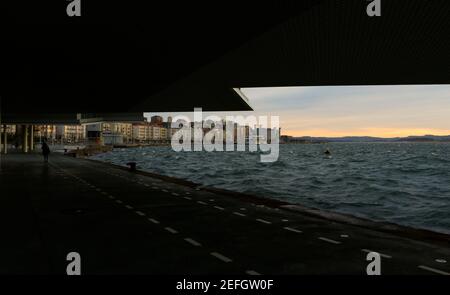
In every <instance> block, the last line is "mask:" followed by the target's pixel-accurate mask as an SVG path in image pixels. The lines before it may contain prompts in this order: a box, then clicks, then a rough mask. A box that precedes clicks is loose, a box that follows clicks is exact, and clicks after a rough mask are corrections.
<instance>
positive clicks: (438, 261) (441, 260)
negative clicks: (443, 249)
mask: <svg viewBox="0 0 450 295" xmlns="http://www.w3.org/2000/svg"><path fill="white" fill-rule="evenodd" d="M434 261H436V262H437V263H447V260H445V259H435V260H434Z"/></svg>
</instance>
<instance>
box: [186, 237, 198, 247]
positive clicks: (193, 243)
mask: <svg viewBox="0 0 450 295" xmlns="http://www.w3.org/2000/svg"><path fill="white" fill-rule="evenodd" d="M184 240H185V241H186V242H188V243H189V244H192V245H194V246H196V247H201V245H202V244H200V243H199V242H197V241H196V240H193V239H191V238H186V239H184Z"/></svg>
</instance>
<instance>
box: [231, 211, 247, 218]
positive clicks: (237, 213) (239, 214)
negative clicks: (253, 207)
mask: <svg viewBox="0 0 450 295" xmlns="http://www.w3.org/2000/svg"><path fill="white" fill-rule="evenodd" d="M233 214H234V215H237V216H242V217H244V216H247V215H245V214H242V213H239V212H233Z"/></svg>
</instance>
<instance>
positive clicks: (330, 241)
mask: <svg viewBox="0 0 450 295" xmlns="http://www.w3.org/2000/svg"><path fill="white" fill-rule="evenodd" d="M318 239H319V240H322V241H324V242H327V243H331V244H336V245H338V244H340V243H341V242H339V241H335V240H332V239H328V238H324V237H318Z"/></svg>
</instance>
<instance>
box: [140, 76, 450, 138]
mask: <svg viewBox="0 0 450 295" xmlns="http://www.w3.org/2000/svg"><path fill="white" fill-rule="evenodd" d="M242 91H243V92H244V93H245V95H246V96H247V97H248V98H249V101H250V105H251V106H252V108H253V109H254V112H233V113H225V112H221V113H214V114H216V115H219V116H225V115H238V114H241V115H244V116H245V115H256V116H261V115H267V116H270V115H272V116H279V118H280V126H281V134H282V135H291V136H315V137H320V136H325V137H341V136H376V137H385V138H389V137H398V136H409V135H426V134H433V135H450V85H395V86H313V87H270V88H243V89H242ZM176 114H177V113H174V114H171V115H176ZM178 114H180V113H178ZM207 114H211V113H206V114H205V115H207ZM145 115H146V116H151V115H154V113H146V114H145ZM160 115H163V117H167V115H169V114H168V113H162V114H160ZM183 115H189V114H186V113H183Z"/></svg>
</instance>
